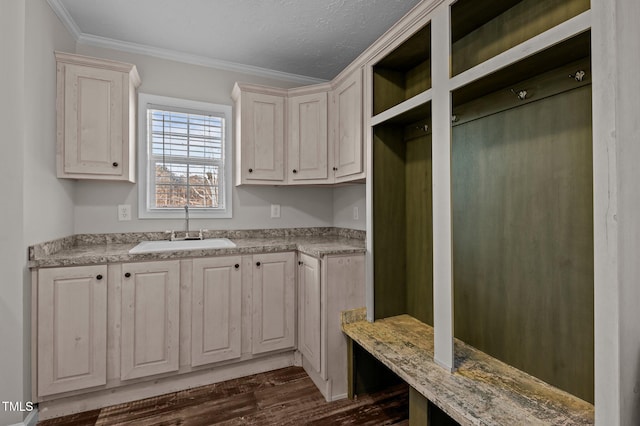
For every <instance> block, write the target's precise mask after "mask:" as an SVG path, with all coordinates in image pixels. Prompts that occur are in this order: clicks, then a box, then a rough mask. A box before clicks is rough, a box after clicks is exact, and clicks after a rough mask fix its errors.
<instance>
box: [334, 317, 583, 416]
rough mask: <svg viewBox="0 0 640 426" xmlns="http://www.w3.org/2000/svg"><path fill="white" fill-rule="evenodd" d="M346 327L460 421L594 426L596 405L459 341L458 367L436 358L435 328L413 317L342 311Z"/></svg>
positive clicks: (362, 342) (382, 360)
mask: <svg viewBox="0 0 640 426" xmlns="http://www.w3.org/2000/svg"><path fill="white" fill-rule="evenodd" d="M342 330H343V331H344V333H345V334H347V335H348V336H349V337H350V338H352V339H353V340H354V341H355V342H357V343H358V344H359V345H360V346H362V347H363V348H364V349H365V350H367V351H368V352H369V353H371V354H372V355H373V356H374V357H376V358H377V359H378V360H380V361H381V362H382V363H383V364H385V365H386V366H387V367H389V368H390V369H391V370H392V371H393V372H394V373H396V374H397V375H398V376H400V377H401V378H402V379H403V380H404V381H406V382H407V383H408V384H409V385H410V386H412V387H413V388H414V389H415V390H417V391H418V392H420V393H421V394H422V395H424V397H425V398H427V399H428V400H430V401H431V402H433V403H434V404H435V405H437V406H438V407H440V409H442V410H443V411H444V412H445V413H447V414H448V415H449V416H450V417H452V418H453V419H454V420H455V421H457V422H458V423H460V424H461V425H501V426H502V425H592V424H594V422H595V413H594V407H593V405H592V404H589V403H587V402H585V401H583V400H581V399H579V398H576V397H575V396H573V395H570V394H569V393H567V392H564V391H562V390H559V389H557V388H555V387H553V386H551V385H549V384H547V383H545V382H542V381H541V380H538V379H536V378H535V377H533V376H530V375H528V374H526V373H524V372H522V371H520V370H518V369H516V368H514V367H511V366H509V365H507V364H505V363H503V362H501V361H499V360H497V359H495V358H492V357H490V356H489V355H487V354H485V353H483V352H481V351H479V350H477V349H475V348H473V347H471V346H469V345H466V344H465V343H463V342H461V341H459V340H457V339H456V341H455V365H456V371H455V372H454V373H449V372H448V371H447V370H446V369H444V368H442V367H440V366H438V365H437V364H436V363H435V362H434V360H433V328H432V327H430V326H428V325H426V324H424V323H422V322H420V321H418V320H417V319H415V318H413V317H411V316H409V315H399V316H396V317H390V318H385V319H381V320H377V321H375V322H373V323H370V322H368V321H366V311H365V310H364V309H359V310H355V311H349V312H345V313H343V316H342Z"/></svg>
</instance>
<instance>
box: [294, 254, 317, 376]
mask: <svg viewBox="0 0 640 426" xmlns="http://www.w3.org/2000/svg"><path fill="white" fill-rule="evenodd" d="M299 259H300V260H299V262H298V309H299V311H298V350H299V351H300V352H301V353H302V355H303V356H304V357H305V358H306V359H307V361H308V362H309V363H310V364H311V366H312V367H313V369H314V370H315V371H316V372H317V373H320V359H321V356H320V336H321V328H322V324H321V316H320V315H321V314H320V305H321V298H320V297H321V294H320V293H321V290H320V285H321V283H320V261H319V260H318V259H316V258H313V257H311V256H308V255H305V254H300V257H299Z"/></svg>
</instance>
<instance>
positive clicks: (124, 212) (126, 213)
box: [118, 204, 131, 221]
mask: <svg viewBox="0 0 640 426" xmlns="http://www.w3.org/2000/svg"><path fill="white" fill-rule="evenodd" d="M118 220H119V221H123V220H131V204H119V205H118Z"/></svg>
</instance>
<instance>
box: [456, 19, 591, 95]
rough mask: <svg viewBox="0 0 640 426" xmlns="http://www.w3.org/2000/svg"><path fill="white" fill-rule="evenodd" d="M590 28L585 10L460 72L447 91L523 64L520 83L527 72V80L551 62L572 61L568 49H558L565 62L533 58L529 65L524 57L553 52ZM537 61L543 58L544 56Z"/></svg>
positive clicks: (550, 65) (573, 58)
mask: <svg viewBox="0 0 640 426" xmlns="http://www.w3.org/2000/svg"><path fill="white" fill-rule="evenodd" d="M590 28H591V11H586V12H583V13H581V14H580V15H578V16H576V17H574V18H571V19H569V20H567V21H565V22H563V23H561V24H559V25H557V26H555V27H553V28H551V29H549V30H547V31H545V32H543V33H541V34H538V35H536V36H535V37H533V38H531V39H528V40H527V41H525V42H523V43H520V44H518V45H516V46H514V47H512V48H510V49H508V50H506V51H504V52H502V53H500V54H498V55H496V56H494V57H492V58H490V59H487V60H486V61H484V62H481V63H480V64H478V65H475V66H473V67H472V68H470V69H468V70H466V71H464V72H461V73H460V74H457V75H455V76H454V77H452V78H451V79H450V80H449V89H450V90H452V91H453V90H456V89H459V88H461V87H463V86H467V85H469V84H471V83H473V82H475V81H476V80H479V79H482V78H485V77H486V76H488V75H493V74H496V73H497V72H498V71H500V70H502V69H504V68H507V67H510V66H512V65H514V64H517V63H522V64H526V66H522V67H521V70H520V72H521V73H525V74H523V75H522V76H521V77H519V78H520V79H521V80H524V79H526V78H527V75H526V73H528V74H529V75H528V76H529V77H530V76H533V75H536V74H540V73H542V72H545V71H548V70H549V69H552V68H555V67H557V66H558V62H555V61H561V63H568V62H571V61H574V60H576V59H578V58H577V57H575V56H573V53H572V52H571V50H570V49H564V50H562V53H564V54H567V55H568V59H563V58H562V57H560V58H554V59H555V61H554V60H553V59H552V60H549V59H551V58H547V59H546V62H545V61H544V60H539V59H535V58H534V59H532V62H531V63H528V62H526V61H527V60H528V58H530V57H534V56H537V54H539V53H541V52H544V51H547V50H548V51H550V52H555V50H553V46H556V45H562V44H563V42H565V41H567V40H570V39H573V38H576V36H579V35H581V34H583V33H586V32H588V31H589V29H590ZM538 58H544V56H542V57H538ZM545 63H546V64H547V65H546V66H547V67H548V68H547V69H544V68H545ZM512 71H513V69H512ZM509 73H511V72H509ZM509 73H505V74H509Z"/></svg>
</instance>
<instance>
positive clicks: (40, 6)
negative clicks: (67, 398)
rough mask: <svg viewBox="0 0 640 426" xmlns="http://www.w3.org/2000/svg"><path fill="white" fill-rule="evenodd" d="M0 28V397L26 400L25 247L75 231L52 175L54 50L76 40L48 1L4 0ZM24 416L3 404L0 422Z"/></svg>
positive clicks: (66, 188)
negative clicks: (0, 194) (1, 189)
mask: <svg viewBox="0 0 640 426" xmlns="http://www.w3.org/2000/svg"><path fill="white" fill-rule="evenodd" d="M0 30H1V31H2V33H1V34H2V35H1V36H0V55H1V57H2V61H1V62H0V70H1V71H0V82H2V83H1V84H0V91H1V92H0V128H2V129H3V135H2V149H3V159H4V161H3V165H2V168H0V179H1V180H2V182H5V185H4V186H5V194H4V195H5V197H6V198H5V199H4V200H5V201H4V202H3V203H2V206H3V208H2V209H1V213H0V215H1V217H0V220H1V221H2V223H3V224H4V225H3V226H2V227H1V228H0V271H2V280H1V281H0V339H2V340H1V341H2V350H0V401H13V402H23V403H24V402H26V401H29V400H31V360H30V346H31V345H30V342H31V340H30V339H31V329H30V327H31V325H30V315H31V310H30V306H31V305H30V303H31V295H30V275H29V271H28V269H27V246H28V245H30V244H33V243H35V242H39V241H46V240H49V239H54V238H59V237H62V236H65V235H69V234H71V233H72V232H73V192H74V187H73V185H72V183H70V182H62V181H59V180H58V179H56V178H55V145H56V143H55V141H56V127H55V96H56V84H55V80H56V78H55V60H54V57H53V50H54V49H63V50H65V49H67V50H68V49H73V48H74V47H75V42H74V40H73V39H72V38H71V37H70V36H69V34H68V33H67V32H66V30H65V29H64V27H63V26H62V24H61V23H60V22H59V21H58V19H57V17H56V16H55V15H54V14H53V12H52V11H51V9H50V8H49V6H48V5H47V3H46V1H45V0H33V1H28V2H25V1H23V0H2V1H1V2H0ZM36 121H37V123H36ZM23 406H24V404H23ZM24 414H25V413H22V412H9V411H5V409H4V404H2V405H0V425H5V424H12V423H16V422H20V421H22V418H23V415H24Z"/></svg>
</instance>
